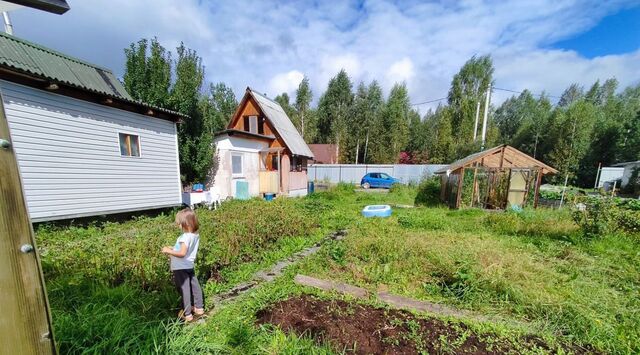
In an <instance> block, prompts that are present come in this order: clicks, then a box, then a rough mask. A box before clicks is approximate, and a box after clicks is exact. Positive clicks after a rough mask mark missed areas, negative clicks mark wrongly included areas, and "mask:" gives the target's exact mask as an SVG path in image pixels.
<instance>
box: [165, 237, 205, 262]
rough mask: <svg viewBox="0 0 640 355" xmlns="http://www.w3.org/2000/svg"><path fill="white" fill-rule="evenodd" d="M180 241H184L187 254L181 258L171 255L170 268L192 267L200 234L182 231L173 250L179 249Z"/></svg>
mask: <svg viewBox="0 0 640 355" xmlns="http://www.w3.org/2000/svg"><path fill="white" fill-rule="evenodd" d="M180 243H184V244H185V245H186V246H187V254H186V255H185V256H184V257H182V258H178V257H176V256H173V255H171V270H184V269H193V264H194V262H195V261H196V254H197V253H198V245H199V244H200V236H199V235H198V234H194V233H183V234H182V235H181V236H180V237H179V238H178V240H177V241H176V245H174V247H173V250H175V251H178V250H180Z"/></svg>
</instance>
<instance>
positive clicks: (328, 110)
mask: <svg viewBox="0 0 640 355" xmlns="http://www.w3.org/2000/svg"><path fill="white" fill-rule="evenodd" d="M352 86H353V84H352V83H351V79H350V78H349V75H347V72H346V71H345V70H344V69H342V70H340V72H339V73H338V75H336V76H335V77H333V78H332V79H331V80H330V81H329V85H328V86H327V91H325V92H324V93H323V94H322V96H321V97H320V101H319V103H318V132H317V139H318V141H319V142H321V143H334V144H337V145H338V150H339V151H340V154H341V155H342V151H341V150H340V149H341V148H342V147H341V145H342V144H344V142H345V140H346V139H347V134H348V128H349V127H348V125H347V122H348V116H349V113H350V112H351V105H352V103H353V93H352V92H351V89H352Z"/></svg>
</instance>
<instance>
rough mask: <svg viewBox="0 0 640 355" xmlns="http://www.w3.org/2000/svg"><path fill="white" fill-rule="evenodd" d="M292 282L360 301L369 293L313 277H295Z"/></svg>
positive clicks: (344, 284)
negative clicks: (348, 296)
mask: <svg viewBox="0 0 640 355" xmlns="http://www.w3.org/2000/svg"><path fill="white" fill-rule="evenodd" d="M293 281H294V282H295V283H297V284H299V285H303V286H310V287H315V288H319V289H321V290H325V291H337V292H339V293H342V294H345V295H350V296H353V297H356V298H360V299H367V298H369V291H367V290H365V289H364V288H360V287H356V286H351V285H349V284H346V283H343V282H334V281H327V280H321V279H316V278H315V277H311V276H306V275H300V274H298V275H296V277H295V278H294V279H293Z"/></svg>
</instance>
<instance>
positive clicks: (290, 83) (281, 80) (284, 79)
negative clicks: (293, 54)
mask: <svg viewBox="0 0 640 355" xmlns="http://www.w3.org/2000/svg"><path fill="white" fill-rule="evenodd" d="M303 78H304V74H302V72H300V71H297V70H291V71H289V72H286V73H280V74H276V75H275V76H274V77H273V78H271V81H270V82H269V88H270V90H271V91H270V93H271V95H273V96H276V95H279V94H281V93H283V92H286V93H287V94H289V95H290V96H291V94H293V93H294V92H295V91H296V89H297V88H298V85H300V82H301V81H302V79H303Z"/></svg>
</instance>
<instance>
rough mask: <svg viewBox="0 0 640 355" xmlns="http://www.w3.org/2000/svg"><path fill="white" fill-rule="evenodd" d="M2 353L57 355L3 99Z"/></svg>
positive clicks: (0, 115) (0, 208)
mask: <svg viewBox="0 0 640 355" xmlns="http://www.w3.org/2000/svg"><path fill="white" fill-rule="evenodd" d="M0 139H2V140H3V142H2V143H3V144H2V148H0V290H2V297H0V305H1V307H0V308H2V312H0V344H2V350H1V351H0V352H2V353H6V354H55V352H56V349H55V346H54V343H53V328H52V327H51V315H50V313H49V303H48V300H47V293H46V290H45V285H44V278H43V276H42V270H41V269H40V259H39V257H38V253H37V248H36V244H35V239H34V236H33V229H32V227H31V221H30V220H29V213H28V212H27V205H26V202H25V199H24V194H23V192H22V184H21V180H20V173H19V171H18V161H17V160H16V155H15V152H14V150H13V146H12V143H11V138H10V134H9V125H8V123H7V119H6V116H5V112H4V105H3V104H2V96H1V94H0Z"/></svg>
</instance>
